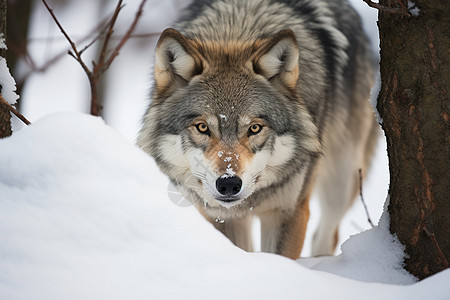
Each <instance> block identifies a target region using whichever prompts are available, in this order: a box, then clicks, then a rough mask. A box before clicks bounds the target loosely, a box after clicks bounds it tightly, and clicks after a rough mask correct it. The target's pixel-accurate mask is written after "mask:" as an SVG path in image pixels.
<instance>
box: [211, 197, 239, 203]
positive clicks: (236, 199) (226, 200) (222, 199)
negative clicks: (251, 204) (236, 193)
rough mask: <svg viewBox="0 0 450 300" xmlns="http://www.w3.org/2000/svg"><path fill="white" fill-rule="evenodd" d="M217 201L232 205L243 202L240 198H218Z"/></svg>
mask: <svg viewBox="0 0 450 300" xmlns="http://www.w3.org/2000/svg"><path fill="white" fill-rule="evenodd" d="M216 200H217V201H222V202H225V203H232V202H235V201H239V200H241V198H239V197H217V198H216Z"/></svg>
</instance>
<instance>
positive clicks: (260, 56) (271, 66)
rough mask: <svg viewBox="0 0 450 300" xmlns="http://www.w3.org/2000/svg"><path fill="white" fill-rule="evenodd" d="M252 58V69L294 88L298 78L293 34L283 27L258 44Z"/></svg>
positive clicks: (296, 47)
mask: <svg viewBox="0 0 450 300" xmlns="http://www.w3.org/2000/svg"><path fill="white" fill-rule="evenodd" d="M258 47H259V49H258V50H257V52H256V53H255V57H254V58H253V69H254V71H255V72H256V73H258V74H261V75H263V76H264V77H265V78H266V79H267V80H272V81H273V80H276V79H277V80H278V81H279V82H281V83H282V84H283V85H285V86H287V87H289V88H295V86H296V85H297V80H298V59H299V49H298V44H297V39H296V38H295V34H294V32H293V31H292V30H290V29H284V30H281V31H280V32H278V33H277V34H275V35H273V36H272V37H270V38H267V39H264V40H262V41H261V42H260V45H258Z"/></svg>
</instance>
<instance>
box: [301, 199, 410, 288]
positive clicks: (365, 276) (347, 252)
mask: <svg viewBox="0 0 450 300" xmlns="http://www.w3.org/2000/svg"><path fill="white" fill-rule="evenodd" d="M388 203H389V201H388V200H387V201H386V203H385V210H384V213H383V215H382V216H381V219H380V221H379V222H378V226H376V227H375V228H373V229H370V230H367V231H365V232H362V233H359V234H356V235H353V236H352V237H351V238H350V239H348V240H347V241H346V242H344V244H343V245H342V247H341V250H342V254H340V255H338V256H337V257H325V258H319V259H313V262H309V263H307V264H308V266H309V267H310V268H312V269H314V270H321V271H327V272H330V273H333V274H338V275H340V276H344V277H347V278H352V279H356V280H361V281H367V282H383V283H390V284H411V283H414V282H415V281H416V280H417V278H415V277H414V276H412V275H411V274H409V273H408V272H407V271H405V269H404V268H403V261H404V259H405V253H404V246H403V245H402V244H401V243H400V241H399V240H398V238H397V237H396V236H392V235H391V234H390V233H389V214H388V212H387V206H388ZM314 261H317V263H315V264H314ZM300 263H302V262H301V261H300ZM305 263H306V262H305Z"/></svg>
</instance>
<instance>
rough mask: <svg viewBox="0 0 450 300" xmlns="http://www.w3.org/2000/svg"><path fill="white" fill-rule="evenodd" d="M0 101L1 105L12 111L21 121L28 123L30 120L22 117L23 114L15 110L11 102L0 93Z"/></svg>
mask: <svg viewBox="0 0 450 300" xmlns="http://www.w3.org/2000/svg"><path fill="white" fill-rule="evenodd" d="M0 103H1V104H3V106H4V107H5V108H6V109H7V110H9V111H10V112H12V113H13V114H14V115H16V117H18V118H19V119H20V120H21V121H22V122H24V123H25V124H26V125H30V124H31V122H30V121H28V119H27V118H25V117H24V115H22V114H21V113H20V112H18V111H17V109H15V108H14V107H13V106H12V105H11V104H9V103H8V102H7V101H6V100H5V99H4V98H3V96H2V94H0Z"/></svg>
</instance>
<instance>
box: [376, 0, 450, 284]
mask: <svg viewBox="0 0 450 300" xmlns="http://www.w3.org/2000/svg"><path fill="white" fill-rule="evenodd" d="M402 2H403V4H404V5H405V6H407V5H408V4H407V3H406V0H402ZM414 3H415V4H416V5H417V7H418V8H419V9H420V12H419V15H418V16H415V17H411V18H407V17H404V16H401V15H400V14H387V13H385V12H383V11H380V12H379V22H378V26H379V31H380V48H381V52H380V55H381V63H380V71H381V81H382V86H381V91H380V95H379V97H378V110H379V113H380V116H381V117H382V118H383V123H382V127H383V130H384V132H385V134H386V139H387V148H388V149H387V150H388V156H389V171H390V188H389V196H390V204H389V208H388V211H389V215H390V220H391V221H390V230H391V233H393V234H396V235H397V236H398V238H399V240H400V242H402V243H403V245H405V247H406V253H407V254H408V255H409V258H407V259H406V261H405V263H406V269H407V270H408V271H409V272H410V273H412V274H413V275H415V276H417V277H418V278H419V279H423V278H425V277H428V276H430V275H432V274H435V273H437V272H439V271H441V270H443V269H445V268H448V263H447V262H448V261H449V260H450V189H449V186H450V164H449V162H450V136H449V133H450V126H449V124H450V117H449V114H450V101H449V95H448V92H449V84H450V83H449V81H450V61H449V54H450V52H449V49H450V5H449V2H448V1H429V0H414ZM380 4H382V5H384V6H388V7H393V6H398V7H400V6H399V5H398V4H399V2H398V1H397V0H395V1H393V0H381V1H380Z"/></svg>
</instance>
